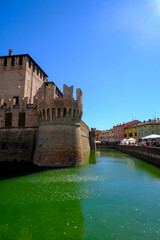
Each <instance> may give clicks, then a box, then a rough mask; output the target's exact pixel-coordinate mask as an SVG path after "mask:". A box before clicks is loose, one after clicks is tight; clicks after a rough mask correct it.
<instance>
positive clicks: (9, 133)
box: [0, 128, 36, 162]
mask: <svg viewBox="0 0 160 240" xmlns="http://www.w3.org/2000/svg"><path fill="white" fill-rule="evenodd" d="M35 135H36V128H21V129H20V128H12V129H0V162H2V161H4V162H5V161H16V162H20V161H24V162H32V159H33V153H34V145H35Z"/></svg>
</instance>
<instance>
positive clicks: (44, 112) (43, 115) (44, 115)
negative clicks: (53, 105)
mask: <svg viewBox="0 0 160 240" xmlns="http://www.w3.org/2000/svg"><path fill="white" fill-rule="evenodd" d="M45 119H46V118H45V109H43V120H45Z"/></svg>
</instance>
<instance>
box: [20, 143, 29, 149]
mask: <svg viewBox="0 0 160 240" xmlns="http://www.w3.org/2000/svg"><path fill="white" fill-rule="evenodd" d="M21 148H22V149H28V148H29V145H28V143H22V144H21Z"/></svg>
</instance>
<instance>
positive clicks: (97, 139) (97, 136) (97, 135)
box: [95, 130, 100, 141]
mask: <svg viewBox="0 0 160 240" xmlns="http://www.w3.org/2000/svg"><path fill="white" fill-rule="evenodd" d="M99 134H100V131H99V130H96V135H95V140H96V141H99Z"/></svg>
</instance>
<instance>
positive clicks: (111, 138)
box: [109, 128, 114, 143]
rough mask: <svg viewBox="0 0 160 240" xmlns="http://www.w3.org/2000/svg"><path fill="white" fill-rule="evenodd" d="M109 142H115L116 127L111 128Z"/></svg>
mask: <svg viewBox="0 0 160 240" xmlns="http://www.w3.org/2000/svg"><path fill="white" fill-rule="evenodd" d="M109 142H112V143H113V142H114V129H113V128H112V129H110V130H109Z"/></svg>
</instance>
